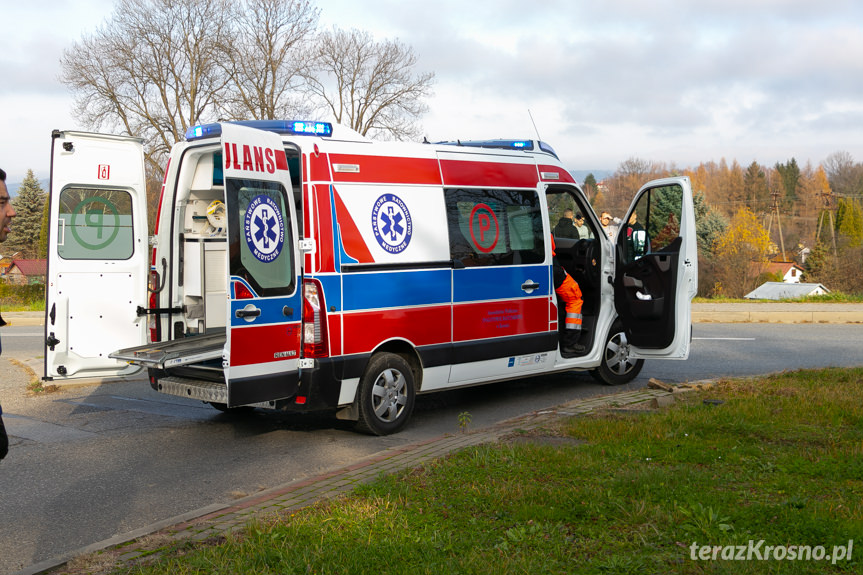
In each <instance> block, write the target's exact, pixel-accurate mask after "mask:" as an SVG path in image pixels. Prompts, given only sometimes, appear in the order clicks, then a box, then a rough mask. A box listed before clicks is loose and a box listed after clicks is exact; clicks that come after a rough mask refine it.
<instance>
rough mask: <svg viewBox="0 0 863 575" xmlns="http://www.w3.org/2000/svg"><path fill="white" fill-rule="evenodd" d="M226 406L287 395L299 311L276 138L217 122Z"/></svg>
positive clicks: (294, 377) (286, 178) (294, 379)
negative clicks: (223, 220) (224, 217)
mask: <svg viewBox="0 0 863 575" xmlns="http://www.w3.org/2000/svg"><path fill="white" fill-rule="evenodd" d="M221 130H222V135H221V144H222V166H223V173H224V180H225V202H226V204H227V212H228V276H229V277H228V297H227V302H226V305H227V314H228V316H227V343H226V349H225V356H224V361H223V365H224V374H225V381H226V382H227V386H228V406H229V407H233V406H238V405H246V404H250V403H258V402H262V401H270V400H274V399H283V398H287V397H291V396H293V395H294V394H295V393H296V391H297V387H298V384H299V370H298V367H299V366H298V360H299V356H300V342H301V335H302V334H301V327H302V326H301V320H302V312H303V298H302V293H301V292H302V289H303V285H302V275H301V268H300V266H301V260H300V257H299V249H298V237H297V217H296V213H295V208H294V202H293V201H292V199H291V198H292V192H291V178H290V172H289V169H288V162H287V157H286V155H285V146H284V144H283V143H282V139H281V137H280V136H279V135H277V134H274V133H272V132H265V131H262V130H257V129H254V128H249V127H245V126H238V125H235V124H222V125H221Z"/></svg>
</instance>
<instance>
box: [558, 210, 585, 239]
mask: <svg viewBox="0 0 863 575" xmlns="http://www.w3.org/2000/svg"><path fill="white" fill-rule="evenodd" d="M552 233H553V234H554V237H556V238H572V239H575V240H577V239H578V238H579V236H578V228H576V227H575V221H574V220H573V213H572V210H571V209H569V208H566V209H565V210H563V217H562V218H560V220H559V221H558V222H557V225H556V226H554V231H553V232H552Z"/></svg>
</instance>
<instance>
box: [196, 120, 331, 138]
mask: <svg viewBox="0 0 863 575" xmlns="http://www.w3.org/2000/svg"><path fill="white" fill-rule="evenodd" d="M229 123H231V124H237V125H239V126H247V127H249V128H255V129H257V130H264V131H265V132H275V133H276V134H291V135H297V136H322V137H324V138H328V137H330V136H332V135H333V125H332V124H331V123H329V122H310V121H306V120H299V121H298V120H243V121H239V122H229ZM221 135H222V125H221V124H201V125H198V126H192V127H191V128H189V129H188V130H186V140H187V141H192V140H201V139H203V138H216V137H218V136H221Z"/></svg>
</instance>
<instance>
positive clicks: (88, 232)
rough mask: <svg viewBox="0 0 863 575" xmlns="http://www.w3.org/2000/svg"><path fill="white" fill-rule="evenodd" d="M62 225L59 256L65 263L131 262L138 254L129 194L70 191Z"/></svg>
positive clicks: (63, 203)
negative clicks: (75, 261) (89, 261)
mask: <svg viewBox="0 0 863 575" xmlns="http://www.w3.org/2000/svg"><path fill="white" fill-rule="evenodd" d="M60 221H61V222H62V223H61V224H60V229H59V231H58V238H57V244H58V245H57V253H58V255H59V256H60V257H61V258H63V259H64V260H127V259H129V258H130V257H132V254H133V253H134V252H135V244H134V236H135V232H134V229H133V227H132V196H131V195H130V194H129V192H126V191H123V190H91V189H83V188H66V189H65V190H63V191H62V192H60Z"/></svg>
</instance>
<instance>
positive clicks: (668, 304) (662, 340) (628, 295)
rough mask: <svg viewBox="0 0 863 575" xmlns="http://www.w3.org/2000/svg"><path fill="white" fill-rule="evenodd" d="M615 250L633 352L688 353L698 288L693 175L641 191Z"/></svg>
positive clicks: (618, 297) (617, 287) (620, 308)
mask: <svg viewBox="0 0 863 575" xmlns="http://www.w3.org/2000/svg"><path fill="white" fill-rule="evenodd" d="M615 250H616V255H615V276H614V303H615V307H616V309H617V314H618V316H619V317H620V319H621V320H622V322H623V325H624V328H625V330H626V335H627V338H628V340H629V344H630V345H631V355H632V356H633V357H642V358H648V357H650V358H666V359H686V358H687V357H689V342H690V336H691V329H692V326H691V321H692V319H691V316H692V307H691V305H692V304H691V302H692V298H693V297H695V293H696V291H697V288H698V248H697V243H696V234H695V210H694V206H693V201H692V188H691V186H690V183H689V178H685V177H681V178H667V179H663V180H655V181H652V182H649V183H648V184H647V185H645V186H644V187H643V188H642V189H641V190H639V192H638V194H637V195H636V197H635V199H634V200H633V202H632V205H631V206H630V208H629V212H628V213H627V215H626V219H625V220H624V221H623V222H622V223H621V225H620V231H619V232H618V234H617V238H616V246H615Z"/></svg>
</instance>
